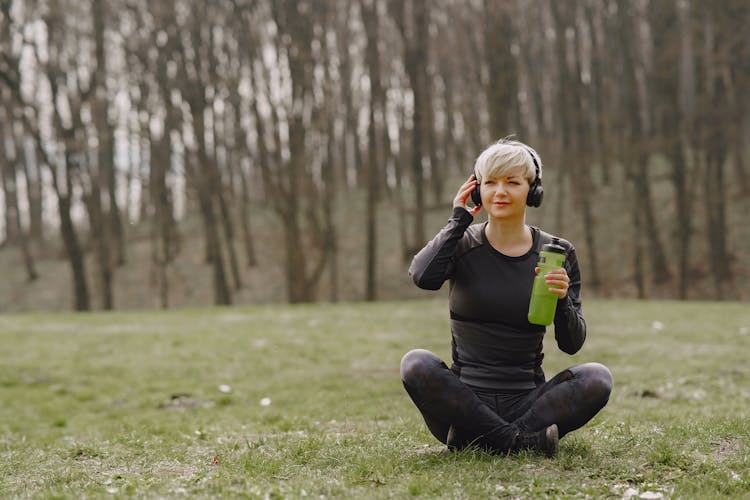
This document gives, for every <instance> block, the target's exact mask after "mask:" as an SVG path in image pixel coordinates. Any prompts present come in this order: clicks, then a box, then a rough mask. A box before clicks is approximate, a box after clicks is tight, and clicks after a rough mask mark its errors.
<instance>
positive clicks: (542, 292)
mask: <svg viewBox="0 0 750 500" xmlns="http://www.w3.org/2000/svg"><path fill="white" fill-rule="evenodd" d="M564 262H565V249H564V248H563V247H562V246H560V240H559V239H557V238H552V243H547V244H546V245H544V246H543V247H542V251H541V252H539V263H538V264H537V267H539V274H537V275H536V277H535V278H534V287H533V288H532V289H531V301H530V302H529V323H533V324H535V325H542V326H547V325H549V324H552V320H554V319H555V309H557V295H555V294H554V293H552V292H550V291H549V285H547V283H546V282H545V281H544V277H545V276H546V274H547V273H548V272H550V271H552V270H553V269H560V268H561V267H563V263H564Z"/></svg>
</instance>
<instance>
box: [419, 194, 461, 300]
mask: <svg viewBox="0 0 750 500" xmlns="http://www.w3.org/2000/svg"><path fill="white" fill-rule="evenodd" d="M473 220H474V217H473V216H472V215H471V214H470V213H469V212H468V211H467V210H466V209H465V208H463V207H454V208H453V215H451V218H450V219H449V220H448V224H447V225H446V226H445V227H444V228H443V229H441V230H440V232H439V233H438V234H437V235H436V236H435V237H434V238H433V239H432V241H430V242H429V243H427V245H425V247H424V248H423V249H422V250H420V251H419V253H417V255H415V256H414V259H412V261H411V266H409V276H411V279H412V280H414V283H415V284H416V285H417V286H418V287H419V288H423V289H425V290H438V289H439V288H440V287H441V286H443V283H444V282H445V280H447V279H450V278H451V276H452V274H453V256H454V255H455V253H456V247H457V246H458V242H459V241H460V240H461V237H462V236H463V235H464V232H466V228H467V227H469V225H471V223H472V221H473Z"/></svg>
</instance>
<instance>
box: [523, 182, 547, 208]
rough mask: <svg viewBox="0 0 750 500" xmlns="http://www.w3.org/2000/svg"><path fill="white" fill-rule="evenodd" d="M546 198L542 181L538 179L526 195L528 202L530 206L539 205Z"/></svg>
mask: <svg viewBox="0 0 750 500" xmlns="http://www.w3.org/2000/svg"><path fill="white" fill-rule="evenodd" d="M543 199H544V188H543V187H542V181H540V180H539V179H536V180H535V181H534V183H533V184H532V185H531V188H530V189H529V195H528V196H527V197H526V204H527V205H528V206H530V207H538V206H540V205H541V204H542V200H543Z"/></svg>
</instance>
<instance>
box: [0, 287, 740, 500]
mask: <svg viewBox="0 0 750 500" xmlns="http://www.w3.org/2000/svg"><path fill="white" fill-rule="evenodd" d="M586 315H587V320H588V323H589V339H588V341H587V344H586V345H585V346H584V348H583V350H582V351H581V352H580V353H579V354H577V355H576V356H573V357H569V356H567V355H564V354H563V353H561V352H559V351H558V350H557V349H556V347H555V345H554V341H553V338H552V335H551V332H550V335H548V342H547V343H546V349H545V350H546V352H547V358H546V361H545V368H546V372H547V375H548V376H551V375H552V374H554V373H555V372H556V371H557V370H560V369H562V368H564V367H565V366H568V365H570V364H574V363H578V362H584V361H599V362H602V363H604V364H606V365H608V366H609V367H610V368H611V370H612V372H613V374H614V377H615V389H614V393H613V396H612V399H611V400H610V403H609V405H608V406H607V407H606V408H605V409H604V411H603V412H602V413H600V415H599V416H597V417H596V419H595V420H594V421H593V422H592V423H591V424H590V425H588V426H587V427H585V428H583V429H581V430H579V431H577V432H575V433H573V434H571V435H569V436H568V437H566V438H565V439H563V440H562V442H561V449H560V454H559V455H558V457H556V458H554V459H552V460H550V459H545V458H543V457H541V456H537V455H533V454H520V455H514V456H489V455H486V454H483V453H481V452H475V451H467V452H461V453H446V452H444V451H443V448H442V447H441V446H439V445H438V443H437V442H435V441H434V440H433V438H432V437H431V436H430V435H429V433H428V431H427V430H426V428H425V427H424V425H423V423H422V421H421V418H420V417H419V414H418V412H417V411H416V409H415V408H414V407H413V406H412V404H411V402H410V401H409V400H408V397H407V396H406V393H405V392H404V390H403V389H402V386H401V383H400V380H399V378H398V365H399V360H400V358H401V356H402V354H403V353H404V352H406V351H407V350H409V349H411V348H413V347H423V348H427V349H431V350H433V351H434V352H436V353H438V354H439V355H441V356H443V357H444V358H447V357H448V356H449V343H450V341H449V333H448V326H447V313H446V305H445V302H444V301H443V300H433V301H417V302H401V303H379V304H374V305H367V304H346V305H324V306H295V307H291V306H261V307H249V308H227V309H215V308H212V309H202V310H196V309H191V310H181V311H172V312H126V313H110V314H104V313H94V314H88V315H77V314H72V313H64V314H34V315H2V316H0V345H1V346H2V349H1V350H0V497H2V498H9V497H10V498H14V497H21V498H24V497H39V498H81V497H96V498H101V497H104V498H107V497H131V496H135V497H147V498H150V497H168V498H174V497H231V498H234V497H250V498H256V497H257V498H299V497H315V498H321V497H326V498H393V497H395V498H403V497H410V496H421V497H425V498H435V497H440V498H493V497H496V498H542V497H550V498H555V497H566V498H569V497H592V498H602V497H610V498H714V497H735V498H743V497H744V498H748V497H750V472H748V469H750V436H749V432H750V364H749V363H748V357H749V356H748V355H749V354H750V305H748V304H747V303H733V304H731V303H723V304H717V303H707V302H700V303H697V302H694V303H677V302H623V301H617V302H615V301H590V302H588V303H587V304H586Z"/></svg>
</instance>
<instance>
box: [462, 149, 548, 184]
mask: <svg viewBox="0 0 750 500" xmlns="http://www.w3.org/2000/svg"><path fill="white" fill-rule="evenodd" d="M535 161H536V163H537V165H538V166H539V167H538V170H539V174H538V175H539V180H541V179H542V160H541V158H539V155H538V154H537V152H536V151H534V150H533V149H532V148H531V147H530V146H527V145H526V144H524V143H522V142H520V141H515V140H511V139H500V140H499V141H497V142H496V143H495V144H492V145H491V146H489V147H488V148H487V149H485V150H484V151H482V153H481V154H480V155H479V157H477V159H476V161H475V162H474V175H476V177H477V180H482V179H484V178H485V177H486V178H489V179H497V178H500V177H507V176H508V175H510V174H512V173H513V174H515V173H516V172H517V171H519V170H520V171H521V176H522V177H525V178H526V180H528V181H529V184H533V183H534V180H535V179H536V177H537V167H536V166H535V165H534V162H535Z"/></svg>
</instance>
